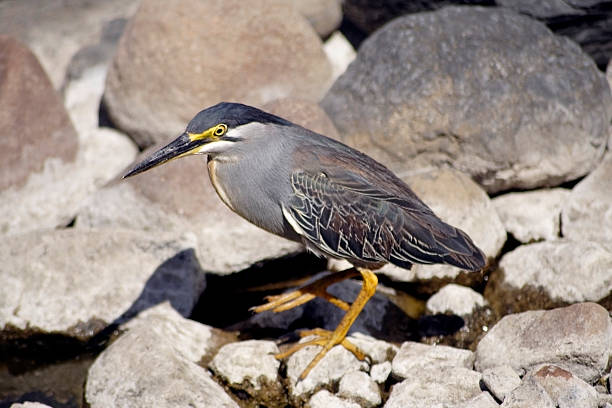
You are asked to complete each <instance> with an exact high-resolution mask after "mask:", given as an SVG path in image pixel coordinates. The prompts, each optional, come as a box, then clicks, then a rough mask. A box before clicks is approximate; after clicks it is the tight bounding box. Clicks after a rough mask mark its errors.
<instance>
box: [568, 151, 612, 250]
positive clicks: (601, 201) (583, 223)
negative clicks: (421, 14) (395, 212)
mask: <svg viewBox="0 0 612 408" xmlns="http://www.w3.org/2000/svg"><path fill="white" fill-rule="evenodd" d="M610 148H612V146H610ZM611 173H612V153H610V152H608V153H607V154H606V156H605V157H604V160H603V161H602V162H601V164H600V165H599V166H598V167H597V168H596V169H595V171H593V172H592V173H591V174H589V175H588V176H587V177H585V178H584V179H583V180H582V181H581V182H580V183H578V184H576V186H574V188H573V189H572V192H571V194H570V196H569V198H568V199H567V200H566V201H565V205H564V206H563V210H562V212H561V215H562V221H561V223H562V225H563V228H562V229H563V236H564V237H567V238H569V239H572V240H576V241H584V240H589V241H612V232H611V231H612V180H611V177H610V174H611Z"/></svg>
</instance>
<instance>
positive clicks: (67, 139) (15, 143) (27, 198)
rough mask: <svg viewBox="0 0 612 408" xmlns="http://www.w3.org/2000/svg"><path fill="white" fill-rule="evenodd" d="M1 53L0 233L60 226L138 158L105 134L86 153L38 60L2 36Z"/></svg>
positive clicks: (130, 148)
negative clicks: (98, 189)
mask: <svg viewBox="0 0 612 408" xmlns="http://www.w3.org/2000/svg"><path fill="white" fill-rule="evenodd" d="M0 53H1V54H3V55H4V58H3V59H2V61H0V89H1V91H0V104H2V106H6V107H7V108H6V109H4V110H3V112H2V114H0V128H2V129H3V131H4V133H0V140H2V143H1V146H0V148H1V150H2V152H3V153H4V154H5V155H7V157H5V158H4V160H1V162H2V165H0V214H2V216H1V217H0V233H2V234H18V233H22V232H27V231H32V230H36V229H44V228H55V227H58V226H64V225H66V224H68V223H69V222H70V221H71V220H72V219H73V218H74V216H75V215H76V213H77V211H78V209H79V207H80V206H81V205H82V204H83V201H84V200H85V199H86V197H87V196H88V195H89V194H90V193H92V192H93V191H94V190H96V189H97V188H98V187H99V186H100V185H101V184H103V183H105V182H106V181H108V180H109V179H110V178H112V177H114V176H115V175H116V173H117V172H119V170H120V169H122V168H124V167H125V166H126V165H127V163H129V162H130V161H131V160H133V158H134V156H135V153H136V151H135V149H134V147H133V146H132V145H131V144H130V143H129V142H127V141H126V140H125V139H120V138H118V137H117V136H115V134H111V135H109V134H108V132H107V133H104V134H100V136H104V137H105V139H106V140H105V143H100V137H99V136H98V138H97V139H96V140H95V141H94V142H92V143H88V144H87V146H83V145H84V144H85V143H83V142H84V140H83V139H81V138H79V137H78V136H77V133H76V131H75V129H74V127H73V126H72V124H71V122H70V118H69V116H68V114H67V113H66V110H65V109H64V107H63V104H62V101H61V99H60V98H59V95H58V94H57V93H56V91H55V90H54V89H53V86H52V85H51V83H50V82H49V79H48V78H47V76H46V74H45V73H44V71H43V69H42V67H41V66H40V64H39V63H38V62H37V60H36V57H34V55H32V53H31V52H30V51H28V50H27V49H26V48H24V46H22V45H21V44H19V43H18V42H16V41H15V40H14V39H11V38H9V37H4V36H3V37H0ZM14 129H19V132H15V131H14ZM79 145H81V148H80V149H79Z"/></svg>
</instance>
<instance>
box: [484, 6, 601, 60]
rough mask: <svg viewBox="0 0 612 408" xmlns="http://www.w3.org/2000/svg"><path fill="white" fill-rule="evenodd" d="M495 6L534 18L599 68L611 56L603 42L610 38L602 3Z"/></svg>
mask: <svg viewBox="0 0 612 408" xmlns="http://www.w3.org/2000/svg"><path fill="white" fill-rule="evenodd" d="M496 3H497V4H498V5H499V6H504V7H508V8H511V9H513V10H516V11H517V12H519V13H521V14H524V15H527V16H530V17H533V18H537V19H538V20H540V21H543V22H545V23H546V24H547V25H548V26H549V28H550V29H551V30H553V31H554V32H555V34H557V35H563V36H566V37H569V38H571V39H572V40H573V41H575V42H576V43H578V44H579V45H580V47H581V48H582V49H583V50H584V51H585V52H586V53H588V54H589V55H590V56H591V58H593V60H594V61H595V62H596V63H597V65H598V66H599V67H600V68H602V69H603V68H604V67H605V66H606V64H607V63H608V61H609V60H610V57H611V56H612V50H611V49H610V46H609V45H608V44H607V43H606V39H607V38H609V36H610V24H611V23H612V17H611V16H610V14H609V13H606V12H605V10H606V7H607V4H606V2H605V1H602V0H578V1H561V0H544V1H536V2H530V1H525V0H496Z"/></svg>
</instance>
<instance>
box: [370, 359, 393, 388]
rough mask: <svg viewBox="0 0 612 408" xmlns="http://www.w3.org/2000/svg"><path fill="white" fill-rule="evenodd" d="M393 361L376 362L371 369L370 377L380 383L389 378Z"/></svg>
mask: <svg viewBox="0 0 612 408" xmlns="http://www.w3.org/2000/svg"><path fill="white" fill-rule="evenodd" d="M391 367H392V366H391V362H390V361H385V362H384V363H378V364H374V365H373V366H372V368H371V369H370V377H372V379H373V380H374V381H375V382H377V383H379V384H383V383H384V382H385V381H387V378H389V374H391Z"/></svg>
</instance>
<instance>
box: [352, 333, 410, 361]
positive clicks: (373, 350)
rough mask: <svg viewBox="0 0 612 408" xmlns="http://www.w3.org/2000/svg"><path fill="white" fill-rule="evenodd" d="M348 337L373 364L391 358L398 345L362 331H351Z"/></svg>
mask: <svg viewBox="0 0 612 408" xmlns="http://www.w3.org/2000/svg"><path fill="white" fill-rule="evenodd" d="M348 339H349V340H350V341H351V342H352V343H353V344H354V345H356V346H357V347H358V348H359V350H361V351H363V352H364V353H365V354H366V355H367V356H368V357H369V358H370V360H371V362H372V363H373V364H378V363H385V362H389V361H391V360H393V358H394V357H395V355H396V354H397V351H398V350H399V347H397V346H396V345H395V344H391V343H387V342H386V341H382V340H377V339H375V338H373V337H371V336H366V335H365V334H363V333H360V332H355V333H352V334H351V335H350V336H349V337H348Z"/></svg>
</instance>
